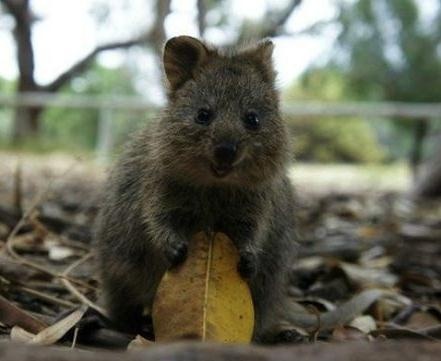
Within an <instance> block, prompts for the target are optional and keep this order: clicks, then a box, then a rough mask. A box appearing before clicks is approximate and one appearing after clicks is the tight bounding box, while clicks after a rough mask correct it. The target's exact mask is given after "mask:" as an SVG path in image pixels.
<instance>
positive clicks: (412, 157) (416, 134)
mask: <svg viewBox="0 0 441 361" xmlns="http://www.w3.org/2000/svg"><path fill="white" fill-rule="evenodd" d="M429 128H430V119H428V118H416V119H415V125H414V129H413V141H412V148H411V149H410V153H409V163H410V168H411V170H412V174H413V180H414V182H416V180H417V178H418V175H419V168H420V165H421V163H422V159H423V150H424V141H425V139H426V136H427V133H428V131H429Z"/></svg>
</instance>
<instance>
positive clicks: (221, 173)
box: [211, 164, 233, 178]
mask: <svg viewBox="0 0 441 361" xmlns="http://www.w3.org/2000/svg"><path fill="white" fill-rule="evenodd" d="M211 171H212V172H213V174H214V175H215V176H216V177H218V178H223V177H226V176H227V175H228V174H230V173H231V172H232V171H233V166H232V165H215V164H212V165H211Z"/></svg>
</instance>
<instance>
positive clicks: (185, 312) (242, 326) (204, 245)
mask: <svg viewBox="0 0 441 361" xmlns="http://www.w3.org/2000/svg"><path fill="white" fill-rule="evenodd" d="M238 261H239V254H238V251H237V249H236V247H235V246H234V244H233V242H232V241H231V240H230V239H229V238H228V237H227V236H225V235H224V234H221V233H217V234H216V235H214V236H207V235H205V234H204V233H198V234H196V235H195V236H194V237H193V239H192V240H191V241H190V244H189V251H188V258H187V260H186V261H185V262H184V263H183V264H182V265H180V266H178V267H176V268H174V269H172V270H170V271H168V272H167V273H166V274H165V275H164V277H163V279H162V281H161V283H160V285H159V287H158V291H157V293H156V296H155V301H154V303H153V310H152V311H153V312H152V318H153V329H154V331H155V338H156V341H159V342H162V341H170V340H177V339H184V338H192V339H198V340H201V341H217V342H226V343H247V342H250V341H251V337H252V334H253V328H254V308H253V303H252V298H251V293H250V290H249V287H248V285H247V284H246V282H245V281H244V280H243V279H242V278H241V277H240V275H239V274H238V272H237V263H238Z"/></svg>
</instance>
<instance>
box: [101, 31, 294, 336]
mask: <svg viewBox="0 0 441 361" xmlns="http://www.w3.org/2000/svg"><path fill="white" fill-rule="evenodd" d="M272 49H273V45H272V43H271V42H270V41H263V42H261V43H258V44H257V45H255V46H254V47H250V48H247V49H243V50H241V51H229V52H222V51H221V50H218V49H215V48H211V47H208V46H207V45H205V44H204V43H202V42H200V41H198V40H197V39H194V38H191V37H186V36H181V37H176V38H172V39H171V40H169V41H168V42H167V44H166V46H165V50H164V68H165V73H166V76H167V80H168V85H169V102H168V105H167V107H166V108H165V109H164V111H163V113H162V115H161V116H160V117H159V119H158V121H157V122H155V124H154V125H153V126H149V127H148V128H146V129H145V130H143V131H142V132H141V133H140V134H139V135H137V137H136V138H135V139H134V140H133V141H132V142H131V144H130V145H129V146H128V148H127V150H126V152H125V154H124V155H123V157H122V158H121V160H120V161H119V163H118V164H117V166H116V167H115V168H114V170H113V172H112V174H111V177H110V180H109V182H108V186H107V188H106V199H105V202H104V204H103V207H102V210H101V213H100V216H99V220H98V224H97V232H96V237H97V242H98V254H99V266H100V272H101V278H102V281H103V289H104V295H105V299H106V302H107V307H108V309H109V311H110V314H111V316H112V318H113V320H114V321H115V322H116V323H117V324H118V325H120V326H121V327H124V328H135V327H136V325H138V324H139V320H140V313H141V310H142V308H143V307H144V306H148V307H149V306H151V303H152V300H153V296H154V294H155V290H156V287H157V285H158V282H159V280H160V279H161V277H162V275H163V274H164V272H165V271H166V270H167V268H169V267H170V266H172V265H173V264H176V263H179V262H182V261H183V260H184V259H185V255H186V244H187V242H188V240H189V239H190V238H191V235H192V234H194V233H195V232H198V231H201V230H204V231H207V232H213V231H220V232H224V233H226V234H227V235H228V236H229V237H230V238H231V239H232V240H233V241H234V242H235V244H236V246H237V248H238V250H239V252H240V255H241V261H240V264H239V270H240V272H241V273H242V275H243V276H244V277H246V278H247V279H248V282H249V285H250V287H251V291H252V295H253V299H254V303H255V307H256V327H255V332H254V340H256V341H267V340H271V339H273V337H274V334H275V333H278V332H279V331H282V329H283V328H286V327H287V325H282V324H281V322H282V319H283V313H284V312H288V308H289V306H288V304H289V302H288V300H287V296H286V281H287V273H288V272H287V271H288V269H289V266H290V265H291V264H292V262H293V258H294V253H295V234H294V222H293V218H294V210H293V203H294V200H293V195H292V190H291V185H290V183H289V181H288V179H287V177H286V175H285V171H286V165H287V161H288V158H289V157H288V149H289V146H288V139H287V131H286V128H285V124H284V122H283V121H282V119H281V116H280V112H279V100H278V92H277V91H276V89H275V87H274V78H275V72H274V70H273V66H272V60H271V56H272ZM200 109H209V114H210V117H209V119H210V121H209V123H208V124H198V123H197V122H196V121H195V119H197V117H198V114H199V112H200ZM250 112H252V113H253V114H257V118H258V120H259V128H258V129H249V128H247V126H245V125H244V119H247V118H246V117H247V116H248V114H250ZM251 118H252V119H254V118H253V116H251ZM201 119H205V118H201ZM251 121H252V120H251ZM252 124H254V123H252ZM222 144H227V145H229V146H230V145H231V144H233V145H234V147H235V148H234V149H235V150H234V152H233V153H232V154H230V153H228V152H229V150H228V149H227V151H225V150H224V149H222V150H221V151H222V152H224V153H222V154H221V155H222V157H221V158H220V160H219V159H218V157H217V156H215V155H214V154H215V152H216V149H217V147H219V145H222ZM225 152H227V155H226V156H228V155H229V154H230V155H232V156H233V157H234V159H233V160H231V161H229V160H228V161H225V159H224V158H223V157H224V155H225ZM219 162H221V163H222V164H221V165H220V163H219ZM225 162H226V163H227V168H225ZM219 169H220V170H219ZM225 169H227V170H225ZM218 170H219V171H218ZM177 312H178V311H177Z"/></svg>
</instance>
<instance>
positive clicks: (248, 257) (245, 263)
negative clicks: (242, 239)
mask: <svg viewBox="0 0 441 361" xmlns="http://www.w3.org/2000/svg"><path fill="white" fill-rule="evenodd" d="M237 270H238V271H239V274H240V275H241V276H242V278H245V279H251V278H253V277H254V276H255V275H256V273H257V257H256V255H255V254H254V253H252V252H250V251H243V252H240V259H239V264H238V265H237Z"/></svg>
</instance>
